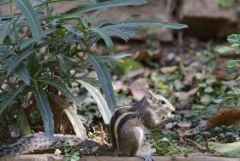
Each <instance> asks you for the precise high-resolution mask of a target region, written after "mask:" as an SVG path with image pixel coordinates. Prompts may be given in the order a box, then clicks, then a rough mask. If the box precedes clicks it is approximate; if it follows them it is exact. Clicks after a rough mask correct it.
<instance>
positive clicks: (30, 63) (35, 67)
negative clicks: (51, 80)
mask: <svg viewBox="0 0 240 161" xmlns="http://www.w3.org/2000/svg"><path fill="white" fill-rule="evenodd" d="M27 68H28V70H29V75H30V76H31V77H34V76H35V74H37V72H38V71H39V70H40V69H41V68H42V66H41V65H40V64H39V60H38V57H37V53H34V54H31V55H30V56H29V57H28V60H27Z"/></svg>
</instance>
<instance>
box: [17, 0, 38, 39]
mask: <svg viewBox="0 0 240 161" xmlns="http://www.w3.org/2000/svg"><path fill="white" fill-rule="evenodd" d="M15 3H16V4H17V6H18V7H19V8H20V9H21V11H22V13H23V14H24V16H25V17H26V19H27V22H28V24H29V26H30V29H31V31H32V34H33V37H34V39H35V40H36V41H38V40H40V39H41V37H42V35H43V29H42V26H41V22H40V19H39V17H38V15H37V14H36V13H35V11H34V10H33V8H32V6H31V4H30V2H29V1H28V0H15Z"/></svg>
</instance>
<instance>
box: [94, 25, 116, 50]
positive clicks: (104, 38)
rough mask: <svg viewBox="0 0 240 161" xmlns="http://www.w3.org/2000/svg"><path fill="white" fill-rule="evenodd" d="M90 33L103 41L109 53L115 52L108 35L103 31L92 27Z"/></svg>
mask: <svg viewBox="0 0 240 161" xmlns="http://www.w3.org/2000/svg"><path fill="white" fill-rule="evenodd" d="M90 31H92V32H94V33H97V34H98V35H100V37H101V38H102V39H103V40H104V42H105V44H106V46H107V48H108V50H109V51H110V52H114V51H115V50H114V45H113V42H112V39H111V38H110V37H109V35H108V34H107V33H106V32H105V31H104V30H103V29H100V28H96V27H94V28H91V29H90Z"/></svg>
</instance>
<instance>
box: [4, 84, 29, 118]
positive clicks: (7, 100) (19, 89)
mask: <svg viewBox="0 0 240 161" xmlns="http://www.w3.org/2000/svg"><path fill="white" fill-rule="evenodd" d="M25 87H26V85H25V84H21V85H19V86H18V87H17V88H16V90H15V91H14V92H12V94H11V95H10V97H7V99H5V100H4V101H3V102H2V103H1V106H0V114H1V113H2V112H3V111H4V110H5V109H6V108H7V107H8V106H10V105H11V103H12V101H13V100H14V99H15V98H16V97H17V96H18V94H19V93H21V92H22V91H23V90H24V88H25Z"/></svg>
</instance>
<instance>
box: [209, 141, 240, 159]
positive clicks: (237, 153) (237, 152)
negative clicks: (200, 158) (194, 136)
mask: <svg viewBox="0 0 240 161" xmlns="http://www.w3.org/2000/svg"><path fill="white" fill-rule="evenodd" d="M208 147H209V149H210V150H214V151H216V152H217V153H219V154H221V155H223V156H225V157H231V158H240V142H233V143H225V144H221V143H214V142H209V143H208Z"/></svg>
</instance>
